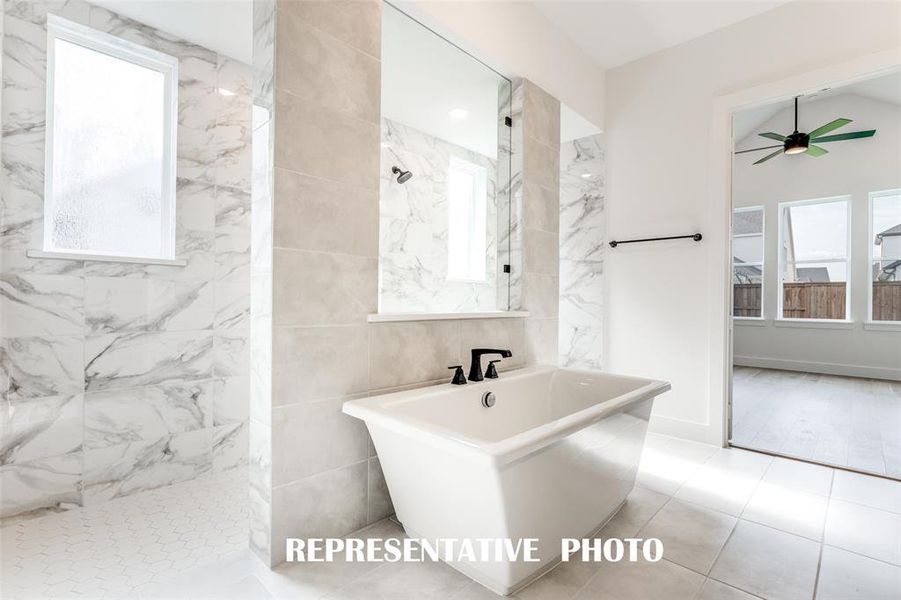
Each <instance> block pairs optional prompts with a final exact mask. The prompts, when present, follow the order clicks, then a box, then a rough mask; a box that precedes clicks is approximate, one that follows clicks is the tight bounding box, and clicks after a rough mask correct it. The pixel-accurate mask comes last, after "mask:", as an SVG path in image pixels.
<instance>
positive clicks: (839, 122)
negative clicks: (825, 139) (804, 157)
mask: <svg viewBox="0 0 901 600" xmlns="http://www.w3.org/2000/svg"><path fill="white" fill-rule="evenodd" d="M850 122H851V119H836V120H834V121H832V122H830V123H826V124H825V125H823V126H822V127H817V128H816V129H814V130H813V131H811V132H810V133H808V134H807V135H809V136H810V137H812V138H815V137H817V136H819V135H823V134H826V133H829V132H830V131H835V130H836V129H838V128H839V127H844V126H845V125H847V124H848V123H850Z"/></svg>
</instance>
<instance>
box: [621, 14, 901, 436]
mask: <svg viewBox="0 0 901 600" xmlns="http://www.w3.org/2000/svg"><path fill="white" fill-rule="evenodd" d="M899 19H901V4H897V3H892V4H890V3H883V4H875V3H873V4H871V3H862V2H854V3H841V2H836V3H831V2H825V3H811V2H803V3H802V2H794V3H790V4H787V5H785V6H783V7H780V8H778V9H775V10H773V11H770V12H767V13H764V14H761V15H759V16H757V17H754V18H751V19H748V20H747V21H743V22H741V23H738V24H736V25H734V26H731V27H728V28H725V29H722V30H720V31H717V32H713V33H711V34H709V35H707V36H704V37H702V38H698V39H696V40H693V41H691V42H687V43H685V44H682V45H680V46H677V47H675V48H671V49H668V50H665V51H663V52H659V53H657V54H654V55H652V56H649V57H646V58H644V59H641V60H639V61H635V62H633V63H630V64H628V65H624V66H622V67H619V68H617V69H613V70H611V71H608V73H607V91H606V103H605V114H606V120H605V132H606V133H607V148H608V152H607V193H608V201H607V212H608V215H607V217H608V221H607V222H608V229H607V232H608V237H610V238H611V239H616V238H629V237H644V236H655V235H663V234H683V233H690V232H693V231H695V230H699V231H701V232H703V233H705V234H706V233H708V232H709V233H710V235H708V236H707V237H706V238H705V240H704V241H703V242H701V243H694V242H690V241H677V242H672V243H669V242H663V243H657V244H646V245H645V244H643V245H635V246H621V247H619V248H617V249H616V250H611V251H608V253H607V260H606V274H607V286H606V287H607V290H608V298H607V306H608V310H607V315H608V317H607V319H608V322H607V326H606V331H607V350H606V352H605V355H606V356H607V365H606V366H607V368H608V369H610V370H612V371H618V372H624V373H634V374H636V375H649V376H653V377H659V378H665V379H668V380H670V381H671V382H672V385H673V391H672V392H670V393H668V394H666V395H665V396H662V397H660V398H658V400H657V403H656V406H655V411H654V419H653V421H652V428H653V429H655V430H657V431H663V432H669V433H673V434H675V435H680V436H683V437H686V438H691V439H696V440H700V441H708V442H713V443H719V442H721V441H722V432H723V426H722V414H723V410H722V407H723V404H724V398H723V393H722V392H721V391H719V389H718V388H717V387H715V386H711V385H710V383H711V381H712V380H714V379H715V377H716V376H717V375H716V373H715V371H716V370H717V369H718V368H719V366H718V361H719V360H720V359H721V357H720V352H721V348H720V346H718V345H717V344H716V343H714V341H715V340H714V339H713V337H712V335H711V331H716V329H717V323H718V322H722V321H723V320H725V314H726V313H725V308H724V303H723V302H722V300H723V297H724V296H722V297H721V296H720V295H718V294H716V293H714V292H713V291H711V288H710V287H708V281H710V280H711V279H712V278H715V277H716V273H715V270H716V268H717V265H718V264H719V263H720V262H721V257H725V256H726V253H727V250H726V239H727V237H726V236H725V231H722V229H724V227H723V226H722V225H721V223H720V221H718V220H717V221H716V222H714V220H713V219H712V218H711V216H710V214H709V212H708V208H709V205H708V199H709V194H710V193H711V186H712V185H713V184H714V180H715V177H714V176H713V175H712V174H711V164H712V161H714V159H715V158H717V157H714V156H712V155H711V152H710V149H711V135H712V128H713V114H714V105H715V98H716V97H717V96H720V95H724V94H730V93H734V92H736V91H740V90H744V89H747V88H751V87H754V86H758V85H761V84H763V83H767V82H771V81H774V80H778V79H783V78H787V77H790V76H797V75H800V74H802V73H805V72H807V71H810V70H813V69H816V68H822V67H826V66H828V65H831V64H834V63H837V62H841V61H844V60H848V59H851V58H854V57H858V56H863V55H866V54H869V53H873V52H877V51H882V50H888V49H892V48H895V47H897V46H898V45H899V41H901V40H899V37H901V35H899V27H898V23H899ZM802 25H803V29H804V30H805V31H818V32H836V33H835V35H830V36H828V39H825V38H823V37H822V36H817V35H798V29H797V28H798V27H799V26H802ZM786 40H791V45H790V46H786ZM720 162H723V161H720ZM716 164H719V163H716ZM722 201H723V202H724V203H728V202H729V199H728V198H727V197H723V199H722ZM712 228H716V229H717V230H719V231H714V230H713V229H712ZM723 293H725V283H724V290H723Z"/></svg>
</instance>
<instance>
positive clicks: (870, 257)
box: [867, 188, 901, 328]
mask: <svg viewBox="0 0 901 600" xmlns="http://www.w3.org/2000/svg"><path fill="white" fill-rule="evenodd" d="M898 195H901V188H896V189H891V190H881V191H878V192H870V193H869V194H867V196H868V202H867V219H868V221H869V223H868V224H867V231H869V235H868V236H867V324H868V325H889V326H892V327H893V328H894V326H897V325H901V321H874V320H873V265H875V264H876V261H877V260H880V261H883V260H886V257H884V256H883V257H880V258H878V259H877V258H876V257H875V256H874V255H873V240H875V239H876V231H875V228H874V227H873V203H874V202H873V201H874V200H876V199H877V198H879V197H882V196H898ZM895 259H899V260H901V256H898V257H893V256H890V257H888V260H895Z"/></svg>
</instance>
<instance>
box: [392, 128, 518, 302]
mask: <svg viewBox="0 0 901 600" xmlns="http://www.w3.org/2000/svg"><path fill="white" fill-rule="evenodd" d="M382 144H383V146H382V153H381V180H380V187H381V194H380V202H379V223H380V227H379V258H380V264H379V269H380V278H379V279H380V290H379V302H380V310H382V311H385V312H416V311H419V312H421V311H439V312H472V311H485V310H497V309H498V307H499V306H500V307H502V308H506V306H507V302H506V297H504V298H503V300H502V301H501V304H499V301H498V286H497V281H498V277H502V278H506V276H502V275H499V273H498V270H499V269H498V265H499V262H498V237H499V235H500V236H506V232H505V231H501V232H500V233H499V226H498V223H499V219H498V213H499V208H498V194H497V184H498V181H497V175H498V167H497V161H496V160H495V159H494V158H492V157H488V156H483V155H481V154H478V153H476V152H473V151H471V150H468V149H466V148H462V147H460V146H457V145H455V144H451V143H449V142H446V141H444V140H441V139H438V138H435V137H433V136H431V135H428V134H426V133H424V132H421V131H419V130H417V129H415V128H412V127H409V126H407V125H404V124H402V123H398V122H396V121H392V120H390V119H383V120H382ZM451 157H456V158H460V159H462V160H465V161H468V162H470V163H473V164H476V165H479V166H481V167H483V168H485V170H486V173H487V203H486V209H487V210H486V228H487V231H486V277H485V280H484V281H482V282H462V281H452V280H448V278H447V271H448V256H447V239H448V227H449V223H448V197H447V186H448V173H449V166H450V160H451ZM394 165H398V166H401V167H402V168H404V169H408V170H411V171H412V172H413V173H414V176H413V179H411V180H409V181H408V182H407V183H405V184H403V185H400V184H398V183H397V182H396V181H395V180H394V178H393V176H392V174H391V167H392V166H394ZM505 172H507V171H506V170H505ZM504 197H505V198H506V196H504ZM500 229H503V228H500ZM504 296H506V294H504Z"/></svg>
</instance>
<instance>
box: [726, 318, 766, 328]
mask: <svg viewBox="0 0 901 600" xmlns="http://www.w3.org/2000/svg"><path fill="white" fill-rule="evenodd" d="M732 322H733V323H734V324H735V325H741V326H742V327H766V319H765V318H763V317H732Z"/></svg>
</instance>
